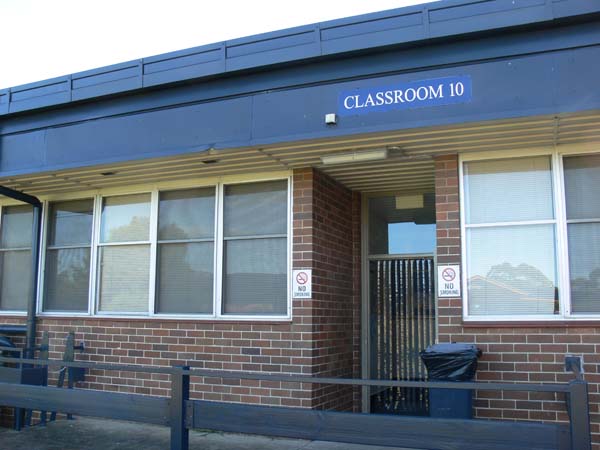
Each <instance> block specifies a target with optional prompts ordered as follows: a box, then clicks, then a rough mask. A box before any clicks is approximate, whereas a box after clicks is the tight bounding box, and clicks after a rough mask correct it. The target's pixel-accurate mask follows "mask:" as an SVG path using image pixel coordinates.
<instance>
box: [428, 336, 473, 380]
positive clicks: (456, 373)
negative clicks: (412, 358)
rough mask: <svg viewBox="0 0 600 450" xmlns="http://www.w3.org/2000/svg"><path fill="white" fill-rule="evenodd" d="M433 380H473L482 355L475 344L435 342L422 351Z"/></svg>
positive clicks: (430, 377)
mask: <svg viewBox="0 0 600 450" xmlns="http://www.w3.org/2000/svg"><path fill="white" fill-rule="evenodd" d="M420 355H421V359H422V360H423V364H425V367H427V373H428V375H429V380H432V381H471V380H472V379H473V378H474V377H475V372H476V371H477V358H479V357H480V356H481V350H479V349H478V348H477V347H476V346H475V345H473V344H435V345H430V346H429V347H427V348H426V349H425V350H423V351H421V353H420Z"/></svg>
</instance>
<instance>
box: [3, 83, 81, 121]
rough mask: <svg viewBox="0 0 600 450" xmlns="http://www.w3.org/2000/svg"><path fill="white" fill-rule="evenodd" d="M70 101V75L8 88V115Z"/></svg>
mask: <svg viewBox="0 0 600 450" xmlns="http://www.w3.org/2000/svg"><path fill="white" fill-rule="evenodd" d="M70 101H71V75H68V76H65V77H57V78H52V79H50V80H44V81H38V82H36V83H29V84H24V85H22V86H17V87H13V88H10V99H9V106H8V111H9V113H13V112H19V111H25V110H27V109H36V108H43V107H45V106H51V105H58V104H61V103H68V102H70Z"/></svg>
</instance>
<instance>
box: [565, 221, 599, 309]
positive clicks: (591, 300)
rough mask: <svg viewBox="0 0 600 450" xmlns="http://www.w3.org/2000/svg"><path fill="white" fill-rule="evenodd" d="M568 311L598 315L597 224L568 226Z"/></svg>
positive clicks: (572, 224) (573, 224)
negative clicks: (569, 293) (569, 295)
mask: <svg viewBox="0 0 600 450" xmlns="http://www.w3.org/2000/svg"><path fill="white" fill-rule="evenodd" d="M568 238H569V276H570V279H571V310H572V311H573V312H574V313H600V294H599V293H600V223H571V224H569V225H568Z"/></svg>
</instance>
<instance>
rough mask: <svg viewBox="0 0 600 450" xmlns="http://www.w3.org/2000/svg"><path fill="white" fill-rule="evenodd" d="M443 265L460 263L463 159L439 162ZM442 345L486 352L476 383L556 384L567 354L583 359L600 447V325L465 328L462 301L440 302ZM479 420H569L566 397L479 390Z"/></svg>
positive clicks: (448, 158)
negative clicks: (469, 345)
mask: <svg viewBox="0 0 600 450" xmlns="http://www.w3.org/2000/svg"><path fill="white" fill-rule="evenodd" d="M435 177H436V209H437V213H436V214H437V238H438V242H437V251H438V262H439V263H448V264H460V263H461V257H460V245H461V243H460V220H459V197H458V158H457V156H455V155H453V156H443V157H439V158H437V159H436V161H435ZM438 315H439V318H438V323H439V328H438V337H439V341H440V342H474V343H476V344H477V346H478V347H479V348H480V349H481V350H482V351H483V353H484V354H483V357H482V359H481V360H480V364H479V372H478V375H477V380H479V381H505V382H532V383H540V382H542V383H546V382H548V383H555V382H566V381H568V380H570V379H572V378H573V375H572V374H568V373H565V372H564V357H565V354H567V353H570V354H575V355H583V357H584V362H585V372H586V374H585V379H586V380H587V381H588V382H589V383H590V384H589V390H590V395H589V400H590V414H591V422H592V425H591V431H592V434H593V440H594V443H595V444H594V448H595V449H600V391H599V388H600V375H599V374H598V366H599V364H600V355H599V353H600V327H597V326H585V325H581V324H573V323H569V324H561V325H556V324H547V325H539V324H535V325H534V324H515V325H513V324H480V325H470V324H469V325H465V324H463V321H462V300H461V299H460V298H451V299H439V302H438ZM475 414H476V416H477V417H480V418H494V419H511V420H512V419H522V420H544V421H567V420H568V416H567V414H566V410H565V402H564V397H563V396H562V395H559V394H553V393H527V392H512V393H511V392H506V393H501V392H480V393H479V394H478V396H477V398H476V400H475Z"/></svg>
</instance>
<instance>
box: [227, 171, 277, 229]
mask: <svg viewBox="0 0 600 450" xmlns="http://www.w3.org/2000/svg"><path fill="white" fill-rule="evenodd" d="M224 202H225V203H224V206H223V207H224V210H223V217H224V218H223V229H224V235H225V237H235V236H256V235H265V234H286V233H287V180H278V181H267V182H264V183H247V184H236V185H230V186H225V200H224Z"/></svg>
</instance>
